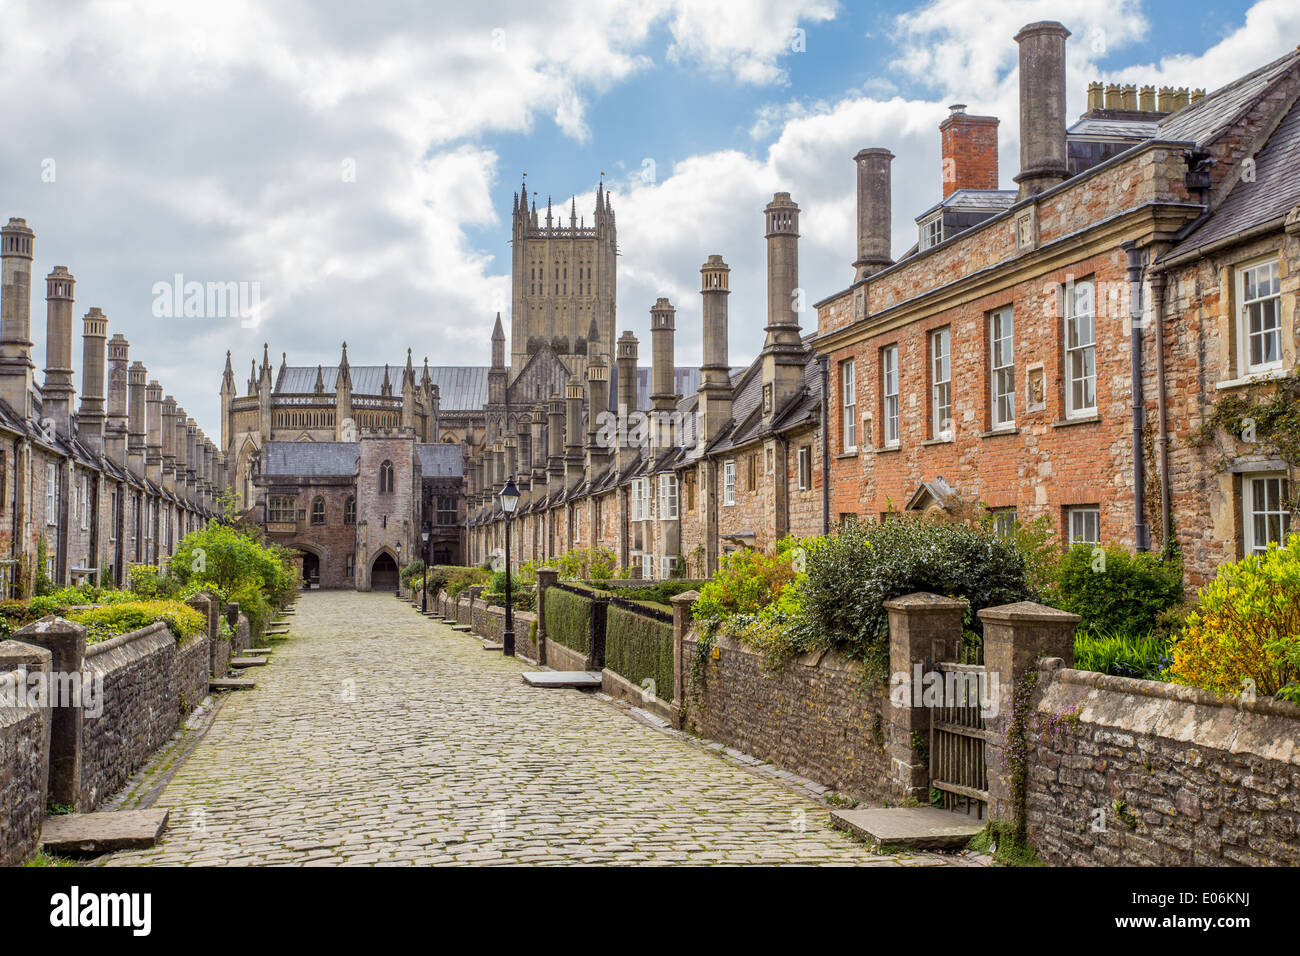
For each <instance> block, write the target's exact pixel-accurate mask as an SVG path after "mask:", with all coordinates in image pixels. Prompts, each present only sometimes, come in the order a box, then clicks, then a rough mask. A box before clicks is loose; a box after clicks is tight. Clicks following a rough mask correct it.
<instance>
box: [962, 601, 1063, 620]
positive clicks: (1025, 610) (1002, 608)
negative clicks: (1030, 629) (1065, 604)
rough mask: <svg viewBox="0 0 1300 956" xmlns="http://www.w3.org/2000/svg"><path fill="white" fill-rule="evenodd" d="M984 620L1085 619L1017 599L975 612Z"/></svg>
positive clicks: (1044, 605)
mask: <svg viewBox="0 0 1300 956" xmlns="http://www.w3.org/2000/svg"><path fill="white" fill-rule="evenodd" d="M975 613H976V614H977V615H978V616H979V619H980V620H981V621H983V622H985V623H986V624H987V623H990V622H991V623H994V624H1018V623H1034V622H1050V623H1052V624H1078V623H1079V622H1080V621H1082V620H1083V618H1082V617H1080V616H1079V615H1078V614H1071V613H1070V612H1069V611H1062V610H1060V609H1059V608H1054V607H1048V606H1047V605H1046V604H1037V603H1035V602H1034V601H1017V602H1016V603H1015V604H1002V605H999V606H998V607H986V608H984V609H983V610H980V611H976V612H975Z"/></svg>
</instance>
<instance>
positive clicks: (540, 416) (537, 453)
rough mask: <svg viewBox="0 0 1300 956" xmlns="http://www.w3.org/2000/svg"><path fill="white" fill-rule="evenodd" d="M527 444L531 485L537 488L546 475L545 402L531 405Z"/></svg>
mask: <svg viewBox="0 0 1300 956" xmlns="http://www.w3.org/2000/svg"><path fill="white" fill-rule="evenodd" d="M528 432H529V434H528V445H529V449H530V452H531V458H532V461H531V462H530V464H531V466H532V481H533V487H534V488H538V487H540V486H541V483H542V482H543V481H544V480H545V475H546V403H545V402H538V403H537V404H535V405H534V406H533V415H532V419H531V421H530V422H529V423H528Z"/></svg>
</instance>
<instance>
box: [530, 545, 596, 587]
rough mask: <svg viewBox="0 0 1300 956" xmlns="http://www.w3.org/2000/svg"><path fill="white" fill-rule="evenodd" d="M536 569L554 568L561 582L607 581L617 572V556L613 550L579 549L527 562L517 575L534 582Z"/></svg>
mask: <svg viewBox="0 0 1300 956" xmlns="http://www.w3.org/2000/svg"><path fill="white" fill-rule="evenodd" d="M538 568H555V569H556V570H557V571H559V572H560V580H561V581H608V580H609V579H610V578H612V577H613V576H614V574H615V572H616V571H617V570H618V556H617V555H616V554H615V553H614V549H613V548H579V549H578V550H576V551H570V552H569V553H568V554H562V555H559V556H557V557H553V558H547V559H546V560H545V561H528V562H526V563H524V564H523V565H522V566H521V567H520V568H519V574H520V575H521V576H522V577H524V578H525V579H527V580H531V581H536V580H537V569H538Z"/></svg>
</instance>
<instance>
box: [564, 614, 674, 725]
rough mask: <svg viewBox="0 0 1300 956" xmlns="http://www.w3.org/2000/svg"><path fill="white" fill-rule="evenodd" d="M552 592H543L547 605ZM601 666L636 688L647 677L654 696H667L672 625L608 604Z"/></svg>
mask: <svg viewBox="0 0 1300 956" xmlns="http://www.w3.org/2000/svg"><path fill="white" fill-rule="evenodd" d="M555 593H556V592H555V591H554V590H552V591H551V592H549V593H548V594H547V595H546V601H547V607H548V608H549V607H550V600H551V595H553V594H555ZM547 626H548V628H549V624H548V625H547ZM605 666H606V667H608V668H609V669H610V670H612V671H613V672H614V673H616V674H618V675H619V676H621V677H626V678H627V679H628V680H630V681H631V682H632V683H634V684H636V685H637V686H638V687H644V686H645V685H644V684H643V683H642V682H643V681H645V680H646V679H647V678H649V679H650V680H652V681H654V686H653V688H651V689H652V690H653V692H654V694H655V696H656V697H660V698H664V699H668V698H671V697H672V688H673V626H672V625H671V624H665V623H664V622H663V621H656V620H654V619H653V618H649V617H646V616H645V615H643V614H637V613H636V612H635V611H630V610H628V609H627V608H623V607H619V606H618V605H615V604H611V605H610V606H609V611H608V612H607V616H606V618H605Z"/></svg>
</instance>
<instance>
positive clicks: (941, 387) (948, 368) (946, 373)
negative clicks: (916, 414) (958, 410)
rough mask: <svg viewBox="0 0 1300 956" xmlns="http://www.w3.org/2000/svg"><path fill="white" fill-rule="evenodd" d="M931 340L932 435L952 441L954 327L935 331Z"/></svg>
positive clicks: (953, 428) (954, 428)
mask: <svg viewBox="0 0 1300 956" xmlns="http://www.w3.org/2000/svg"><path fill="white" fill-rule="evenodd" d="M929 338H930V429H931V432H930V434H931V437H933V438H935V439H937V440H939V441H951V440H952V438H953V435H954V433H955V431H956V427H955V425H954V424H953V420H952V327H951V326H944V327H943V328H941V329H935V330H934V331H933V332H931V333H930V336H929ZM945 423H947V426H948V427H947V428H944V424H945Z"/></svg>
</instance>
